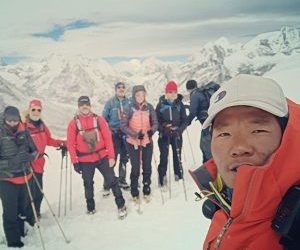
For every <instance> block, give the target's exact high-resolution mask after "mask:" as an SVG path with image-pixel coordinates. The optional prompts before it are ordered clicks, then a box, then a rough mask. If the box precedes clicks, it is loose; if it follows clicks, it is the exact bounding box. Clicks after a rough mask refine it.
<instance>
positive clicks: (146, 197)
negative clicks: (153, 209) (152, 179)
mask: <svg viewBox="0 0 300 250" xmlns="http://www.w3.org/2000/svg"><path fill="white" fill-rule="evenodd" d="M144 200H145V202H146V203H149V202H150V201H151V196H150V194H145V195H144Z"/></svg>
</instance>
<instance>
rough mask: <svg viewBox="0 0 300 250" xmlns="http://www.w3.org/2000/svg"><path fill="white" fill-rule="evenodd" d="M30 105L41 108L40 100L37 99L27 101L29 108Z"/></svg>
mask: <svg viewBox="0 0 300 250" xmlns="http://www.w3.org/2000/svg"><path fill="white" fill-rule="evenodd" d="M31 107H41V108H42V102H41V101H40V100H38V99H33V100H31V101H30V102H29V108H31Z"/></svg>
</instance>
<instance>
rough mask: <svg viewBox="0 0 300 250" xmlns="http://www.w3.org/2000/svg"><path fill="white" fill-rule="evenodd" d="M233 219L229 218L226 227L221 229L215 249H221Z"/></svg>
mask: <svg viewBox="0 0 300 250" xmlns="http://www.w3.org/2000/svg"><path fill="white" fill-rule="evenodd" d="M232 221H233V219H232V218H231V217H229V219H228V220H227V221H226V223H225V224H224V226H223V227H222V229H221V232H220V233H219V235H218V237H217V241H216V244H215V248H216V249H219V247H220V245H221V242H222V240H223V238H224V235H225V233H226V232H227V230H228V228H229V227H230V225H231V224H232Z"/></svg>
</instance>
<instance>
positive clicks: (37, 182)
mask: <svg viewBox="0 0 300 250" xmlns="http://www.w3.org/2000/svg"><path fill="white" fill-rule="evenodd" d="M31 173H32V175H33V178H34V181H35V182H36V184H37V186H38V189H39V190H40V192H41V193H42V194H43V196H44V198H45V200H46V203H47V205H48V207H49V210H50V212H51V214H52V216H53V218H54V220H55V222H56V224H57V226H58V228H59V230H60V232H61V234H62V236H63V237H64V239H65V242H66V243H67V244H68V243H70V242H71V241H70V240H68V239H67V237H66V235H65V233H64V231H63V229H62V227H61V225H60V223H59V221H58V219H57V217H56V215H55V213H54V212H53V209H52V207H51V205H50V202H49V200H48V198H47V196H46V195H45V193H44V191H43V189H42V187H41V185H40V183H39V181H38V179H37V177H36V175H35V173H34V172H33V170H32V169H31Z"/></svg>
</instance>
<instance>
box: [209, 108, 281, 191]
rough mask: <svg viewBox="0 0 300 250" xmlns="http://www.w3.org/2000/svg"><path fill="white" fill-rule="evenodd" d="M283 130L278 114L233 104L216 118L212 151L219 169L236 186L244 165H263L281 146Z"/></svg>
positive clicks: (228, 182) (232, 185) (226, 180)
mask: <svg viewBox="0 0 300 250" xmlns="http://www.w3.org/2000/svg"><path fill="white" fill-rule="evenodd" d="M281 137H282V132H281V128H280V126H279V122H278V120H277V119H276V117H275V116H274V115H272V114H270V113H268V112H266V111H263V110H261V109H258V108H254V107H249V106H236V107H229V108H226V109H224V110H222V111H221V112H220V113H218V114H217V116H216V117H215V119H214V123H213V133H212V143H211V150H212V155H213V158H214V161H215V163H216V165H217V168H218V172H219V174H220V175H221V177H222V179H223V180H224V182H225V184H226V185H227V186H228V187H230V188H233V187H234V183H235V177H236V173H237V171H238V168H239V166H240V165H253V166H262V165H264V164H266V163H267V162H268V160H269V159H270V156H271V155H272V154H273V152H274V151H275V150H276V149H277V148H278V147H279V145H280V142H281Z"/></svg>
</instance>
